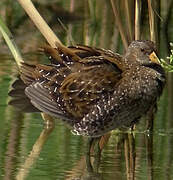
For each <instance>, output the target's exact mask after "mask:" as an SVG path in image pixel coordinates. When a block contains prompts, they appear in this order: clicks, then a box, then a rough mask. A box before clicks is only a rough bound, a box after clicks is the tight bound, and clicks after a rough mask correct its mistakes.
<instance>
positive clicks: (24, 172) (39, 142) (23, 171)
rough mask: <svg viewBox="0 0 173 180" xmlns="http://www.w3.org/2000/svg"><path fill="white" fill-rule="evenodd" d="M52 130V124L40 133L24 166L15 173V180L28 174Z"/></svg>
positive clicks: (19, 179)
mask: <svg viewBox="0 0 173 180" xmlns="http://www.w3.org/2000/svg"><path fill="white" fill-rule="evenodd" d="M53 129H54V124H51V125H50V126H46V127H45V128H44V129H43V131H42V132H41V134H40V136H39V138H38V139H37V141H36V142H35V144H34V145H33V148H32V150H31V152H30V154H29V155H28V157H27V158H26V160H25V162H24V164H23V165H22V166H21V167H20V169H19V172H18V173H17V176H16V179H17V180H23V179H25V177H26V176H27V174H28V173H29V169H30V168H31V167H32V166H33V164H34V162H35V161H36V160H37V158H38V157H39V155H40V152H41V150H42V148H43V145H44V144H45V142H46V140H47V138H48V137H49V135H50V133H51V132H52V131H53Z"/></svg>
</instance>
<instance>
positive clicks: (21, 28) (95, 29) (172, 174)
mask: <svg viewBox="0 0 173 180" xmlns="http://www.w3.org/2000/svg"><path fill="white" fill-rule="evenodd" d="M53 2H57V3H55V4H53ZM58 2H59V3H58ZM70 2H72V1H67V2H64V1H51V2H50V5H51V8H52V7H53V6H54V8H55V9H54V8H53V10H52V9H51V8H50V7H49V8H48V7H47V4H48V3H46V1H45V3H41V2H39V1H38V4H37V7H38V8H39V9H40V11H41V12H44V13H42V14H43V16H44V17H45V19H46V21H47V22H49V23H50V25H51V27H52V28H53V29H54V31H55V32H56V34H57V35H58V36H59V37H60V38H61V40H62V41H63V42H64V43H65V44H72V43H73V42H75V43H82V44H87V45H93V46H97V47H103V48H106V49H112V50H114V51H115V50H116V51H119V52H122V44H121V40H120V36H119V34H118V31H117V29H116V28H115V24H114V18H113V13H112V11H111V6H110V3H106V2H105V1H104V0H100V1H99V2H98V1H97V4H96V3H95V2H96V1H94V0H93V1H88V2H89V4H88V3H86V2H87V1H84V0H83V1H80V2H78V4H75V5H74V11H75V15H74V14H67V12H66V11H69V9H70ZM8 3H13V2H12V1H10V0H9V1H8ZM14 4H15V6H14V8H12V9H11V10H13V11H12V12H13V13H11V14H10V12H11V11H9V17H10V16H11V18H9V17H8V18H7V20H8V24H9V27H12V30H13V34H14V37H15V41H16V43H17V44H18V45H19V47H20V48H21V51H22V53H23V54H24V58H25V59H26V60H27V61H34V62H38V61H40V59H41V60H43V59H42V56H40V54H38V53H37V49H38V48H39V47H40V46H41V45H42V44H44V42H45V40H44V39H43V37H42V36H41V35H40V33H39V32H38V31H37V30H36V28H35V27H34V26H33V24H32V23H31V22H30V21H29V20H28V18H27V16H26V15H25V14H24V13H23V11H22V9H21V8H20V6H19V5H18V4H17V3H16V2H15V3H13V5H14ZM52 4H53V6H52ZM57 4H58V5H57ZM86 4H88V5H86ZM1 5H2V6H1V7H0V10H2V12H4V10H8V9H6V8H7V4H6V3H5V1H2V2H1ZM48 5H49V4H48ZM55 5H56V6H55ZM103 5H104V9H103V12H102V13H100V9H102V7H103ZM59 6H60V9H61V10H62V9H63V8H64V11H65V13H64V14H63V13H62V12H60V13H59V14H58V12H59V8H58V7H59ZM11 7H12V6H11ZM165 9H166V5H165V4H163V7H162V9H161V12H162V16H164V15H165V14H166V12H167V11H166V10H165ZM56 12H57V16H56V17H54V16H55V15H54V14H55V13H56ZM62 14H63V15H64V19H63V20H62V22H63V23H64V24H65V26H66V28H67V29H68V31H66V30H64V29H63V28H62V26H60V25H59V23H58V21H57V18H58V17H60V16H61V15H62ZM13 15H14V16H13ZM53 15H54V16H53ZM65 15H66V16H65ZM4 17H5V15H4ZM72 17H73V18H72ZM169 22H170V23H169V24H170V25H169V31H168V32H169V34H168V37H169V40H168V42H170V41H173V38H172V35H171V34H173V30H172V27H173V25H172V24H171V22H172V21H169ZM162 30H163V28H162V29H161V32H160V33H161V34H160V39H161V44H160V47H161V48H160V49H161V50H160V54H161V56H162V57H165V56H166V55H167V52H168V49H167V48H166V47H167V43H168V42H167V41H165V34H164V33H163V32H162ZM145 33H146V35H145V38H146V39H147V38H148V37H149V34H148V31H147V30H146V32H145ZM0 47H1V51H0V179H2V180H13V179H19V180H23V179H26V180H82V179H88V180H93V179H94V180H95V179H97V180H102V179H103V180H114V179H115V180H126V179H128V180H133V179H136V180H146V179H148V180H172V179H173V171H172V169H173V152H172V151H173V113H172V109H173V90H172V84H173V78H172V75H171V74H169V75H168V78H167V86H166V88H165V90H164V93H163V95H162V97H161V98H160V101H159V106H158V111H157V114H156V116H155V119H154V129H153V131H152V132H149V131H147V130H146V119H145V118H143V119H142V120H141V121H140V123H139V124H137V126H136V129H135V131H133V132H130V131H129V132H122V131H118V130H115V131H113V132H112V134H111V136H110V138H109V141H108V143H106V144H105V146H104V149H103V151H102V153H101V157H100V159H99V153H95V155H94V156H92V157H91V161H92V164H93V170H91V169H90V168H89V165H88V164H86V161H85V158H86V142H87V139H86V138H84V137H80V136H75V135H73V134H72V133H71V131H70V129H69V128H68V127H67V126H66V125H65V124H63V123H62V122H61V121H60V120H56V123H55V128H54V129H46V128H45V126H44V122H43V120H42V118H41V115H40V114H39V113H35V114H24V113H22V112H20V111H17V110H16V109H15V108H13V107H12V106H9V105H7V104H8V101H9V100H10V98H9V97H8V91H9V89H10V85H11V84H12V82H13V81H14V80H15V77H16V75H17V68H16V65H15V63H14V60H13V58H12V57H11V56H10V52H9V51H8V49H7V47H6V45H5V43H4V42H3V40H2V39H1V41H0ZM45 60H46V59H44V61H45Z"/></svg>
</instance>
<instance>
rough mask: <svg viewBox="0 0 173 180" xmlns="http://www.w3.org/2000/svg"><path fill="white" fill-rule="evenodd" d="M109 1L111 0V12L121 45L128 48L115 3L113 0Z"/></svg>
mask: <svg viewBox="0 0 173 180" xmlns="http://www.w3.org/2000/svg"><path fill="white" fill-rule="evenodd" d="M110 1H111V5H112V9H113V13H114V17H115V21H116V24H117V27H118V29H119V32H120V35H121V39H122V42H123V45H124V47H125V50H126V49H127V48H128V41H127V37H126V33H125V30H124V28H123V25H122V21H121V18H120V15H119V12H118V8H117V5H116V3H115V2H114V0H110Z"/></svg>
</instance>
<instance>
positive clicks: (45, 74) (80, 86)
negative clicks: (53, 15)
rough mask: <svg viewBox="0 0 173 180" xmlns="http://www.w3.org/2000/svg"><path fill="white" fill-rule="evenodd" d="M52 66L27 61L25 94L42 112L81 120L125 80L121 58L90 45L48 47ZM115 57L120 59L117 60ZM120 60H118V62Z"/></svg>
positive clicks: (23, 69) (67, 118)
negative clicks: (121, 80)
mask: <svg viewBox="0 0 173 180" xmlns="http://www.w3.org/2000/svg"><path fill="white" fill-rule="evenodd" d="M44 51H45V52H46V54H47V55H48V56H49V59H50V61H51V65H36V66H35V65H28V64H25V63H24V64H23V67H22V79H23V80H24V82H25V83H26V84H27V85H29V86H28V87H27V88H26V90H25V93H26V95H27V96H28V97H29V98H30V99H31V103H32V104H33V105H34V106H35V107H37V108H38V109H39V110H40V111H44V112H47V113H49V114H52V115H54V116H56V117H62V118H63V119H66V120H69V119H74V120H76V121H79V120H80V119H81V118H82V117H83V116H84V115H85V114H86V113H88V112H89V110H90V108H91V106H93V104H94V103H96V102H97V101H98V99H99V98H100V97H101V96H103V94H105V96H106V95H107V94H109V93H111V92H112V91H113V90H114V87H115V85H116V83H117V82H118V81H119V80H120V79H121V73H122V71H121V70H120V68H119V65H121V61H120V60H121V57H120V56H119V55H116V54H113V53H112V52H106V51H105V50H102V49H93V48H90V47H88V46H77V47H69V48H66V47H61V46H60V47H58V48H57V49H53V48H50V47H45V49H44ZM115 57H117V58H120V60H117V61H118V64H117V63H114V61H115ZM117 61H116V62H117Z"/></svg>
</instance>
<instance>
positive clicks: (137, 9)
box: [135, 0, 141, 40]
mask: <svg viewBox="0 0 173 180" xmlns="http://www.w3.org/2000/svg"><path fill="white" fill-rule="evenodd" d="M140 38H141V0H136V1H135V40H139V39H140Z"/></svg>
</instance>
